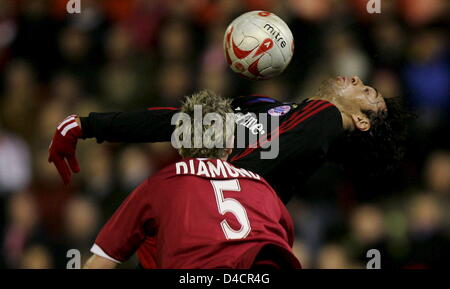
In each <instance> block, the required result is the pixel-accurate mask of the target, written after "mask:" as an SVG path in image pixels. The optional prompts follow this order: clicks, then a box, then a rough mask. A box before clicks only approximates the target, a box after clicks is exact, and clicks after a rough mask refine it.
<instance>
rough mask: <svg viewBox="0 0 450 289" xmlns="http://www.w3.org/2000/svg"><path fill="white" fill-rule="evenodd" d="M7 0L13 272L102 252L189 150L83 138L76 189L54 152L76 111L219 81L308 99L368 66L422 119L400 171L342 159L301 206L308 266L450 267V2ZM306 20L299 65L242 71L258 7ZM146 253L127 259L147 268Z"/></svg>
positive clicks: (1, 15) (3, 21)
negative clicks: (374, 10)
mask: <svg viewBox="0 0 450 289" xmlns="http://www.w3.org/2000/svg"><path fill="white" fill-rule="evenodd" d="M66 3H67V0H32V1H30V0H0V268H65V267H66V263H67V261H68V259H67V257H66V253H67V251H68V250H69V249H72V248H75V249H79V250H80V251H81V256H82V260H85V259H86V258H87V257H88V256H89V248H90V246H91V245H92V244H93V241H94V239H95V236H96V233H97V232H98V230H99V228H101V226H102V224H104V222H105V221H106V220H107V219H108V217H109V216H110V215H111V214H112V213H113V212H114V210H115V209H116V208H117V206H118V205H119V204H120V203H121V202H122V200H123V199H124V198H125V197H126V196H127V194H128V193H129V192H131V191H132V190H133V188H134V187H135V186H136V185H137V184H139V183H140V182H141V181H142V180H143V179H145V178H146V177H147V176H148V175H151V174H152V173H154V172H155V171H157V170H159V169H160V168H162V167H163V166H165V165H167V164H169V163H170V162H172V161H173V160H175V159H176V157H177V156H176V153H175V152H174V150H173V149H172V148H171V147H170V145H169V144H106V143H105V144H101V145H99V144H96V142H95V140H87V141H80V142H79V145H78V158H79V160H80V166H81V172H80V173H79V174H77V175H75V176H74V178H73V182H72V184H71V185H70V186H68V187H64V186H63V185H62V181H61V179H60V178H59V175H58V174H57V171H56V169H55V168H54V167H53V165H51V164H49V163H48V162H47V153H48V151H47V150H48V146H49V142H50V140H51V137H52V135H53V133H54V130H55V127H56V125H57V124H58V123H59V122H60V121H61V120H62V119H63V118H64V117H66V116H67V115H69V114H78V115H80V116H86V115H87V114H88V113H89V112H91V111H100V112H106V111H116V110H134V109H139V108H142V107H148V106H153V105H156V106H165V105H178V104H179V103H180V100H181V99H182V98H183V96H185V95H187V94H189V93H191V92H193V91H195V90H198V89H199V88H209V89H212V90H214V91H216V92H218V93H220V94H222V95H227V96H230V97H235V96H238V95H244V94H251V93H255V94H263V95H269V96H271V97H274V98H277V99H279V100H282V101H300V100H302V99H304V98H306V97H308V96H311V94H312V93H313V92H314V91H315V89H316V88H317V87H318V85H319V84H320V82H321V81H322V80H324V79H325V78H327V77H328V76H330V75H347V76H353V75H358V76H359V77H360V78H361V79H363V80H364V81H367V82H369V83H371V84H372V85H373V86H375V87H377V88H378V90H380V91H381V93H382V94H383V95H384V96H391V97H394V96H401V97H403V98H404V99H405V100H406V101H407V103H408V105H409V106H410V108H411V109H412V110H413V111H414V112H415V114H416V115H417V117H416V118H415V119H414V120H412V121H411V124H410V134H409V139H408V146H407V151H406V156H405V160H404V162H403V163H402V164H401V166H400V168H399V169H398V170H397V171H396V173H395V175H393V176H391V177H386V178H383V179H377V180H370V179H360V178H358V179H355V178H352V176H350V175H347V174H346V173H345V172H342V171H340V170H339V169H338V168H337V167H336V166H334V165H333V164H327V165H326V166H324V167H323V168H321V169H320V170H319V171H318V172H317V174H315V175H314V176H313V177H312V179H311V180H310V182H308V183H307V184H305V185H304V188H303V189H302V191H300V192H298V194H297V196H296V198H295V199H294V200H293V201H291V203H290V204H289V205H288V208H289V210H290V212H291V213H292V216H293V218H294V221H295V225H296V234H297V241H296V244H295V248H294V249H295V252H296V254H297V255H298V257H299V259H300V261H301V262H302V264H303V266H304V267H305V268H365V266H366V265H365V264H366V263H367V261H368V258H367V257H366V252H367V251H368V250H369V249H372V248H376V249H378V250H379V251H380V253H381V262H382V265H381V266H382V268H430V267H441V266H445V265H447V266H448V265H449V263H450V253H449V251H450V144H449V139H450V138H449V127H450V125H449V124H450V97H449V77H450V71H449V67H448V64H449V57H448V53H447V49H448V47H447V41H446V40H447V34H446V27H447V24H448V22H447V19H448V1H446V0H381V13H380V14H369V13H367V11H366V3H367V1H366V0H345V1H333V0H286V1H278V0H108V1H106V0H105V1H100V0H81V14H72V15H69V14H68V13H67V12H66ZM257 9H258V10H259V9H261V10H267V11H272V12H274V13H276V14H277V15H278V16H280V17H281V18H283V19H284V20H285V21H286V22H287V23H288V25H289V26H290V28H291V30H292V32H293V35H294V38H295V53H294V57H293V60H292V61H291V63H290V65H289V66H288V68H287V69H286V71H285V72H284V73H283V74H282V75H281V76H279V77H276V78H274V79H272V80H268V81H260V82H250V81H247V80H244V79H241V78H239V77H238V76H237V75H235V74H233V73H232V72H231V70H230V69H229V68H228V67H227V65H226V62H225V59H224V55H223V51H222V38H223V33H224V31H225V28H226V26H227V25H228V24H229V22H230V21H231V20H232V19H233V18H235V17H236V16H238V15H239V14H241V13H243V12H245V11H250V10H257ZM135 266H136V260H135V259H133V260H132V261H131V262H129V263H127V264H124V265H122V267H124V268H134V267H135Z"/></svg>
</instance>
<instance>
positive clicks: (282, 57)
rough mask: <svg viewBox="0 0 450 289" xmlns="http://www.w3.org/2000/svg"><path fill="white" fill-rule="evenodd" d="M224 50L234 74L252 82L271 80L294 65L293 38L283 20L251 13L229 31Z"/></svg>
mask: <svg viewBox="0 0 450 289" xmlns="http://www.w3.org/2000/svg"><path fill="white" fill-rule="evenodd" d="M223 48H224V50H225V57H226V59H227V62H228V65H229V66H230V67H231V69H232V70H233V71H234V72H236V73H238V74H239V75H241V76H244V77H245V78H248V79H252V80H260V79H269V78H272V77H274V76H276V75H278V74H280V73H281V72H283V71H284V69H285V68H286V67H287V66H288V64H289V62H290V61H291V58H292V55H293V53H294V37H293V36H292V32H291V30H290V29H289V27H288V26H287V24H286V23H285V22H284V21H283V20H281V18H280V17H278V16H276V15H275V14H273V13H270V12H267V11H251V12H247V13H244V14H242V15H241V16H239V17H237V18H236V19H234V20H233V22H231V24H230V25H229V26H228V27H227V30H226V32H225V36H224V40H223Z"/></svg>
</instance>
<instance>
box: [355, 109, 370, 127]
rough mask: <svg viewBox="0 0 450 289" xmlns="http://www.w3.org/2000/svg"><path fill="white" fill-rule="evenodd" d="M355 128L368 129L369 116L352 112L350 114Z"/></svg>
mask: <svg viewBox="0 0 450 289" xmlns="http://www.w3.org/2000/svg"><path fill="white" fill-rule="evenodd" d="M351 117H352V120H353V124H354V125H355V128H356V129H358V130H360V131H368V130H369V129H370V121H369V118H368V117H367V116H366V115H365V114H364V113H361V114H352V115H351Z"/></svg>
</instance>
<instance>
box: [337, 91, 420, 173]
mask: <svg viewBox="0 0 450 289" xmlns="http://www.w3.org/2000/svg"><path fill="white" fill-rule="evenodd" d="M384 101H385V103H386V107H387V110H383V111H380V112H378V113H377V112H374V111H363V113H365V114H366V115H367V117H368V118H369V121H370V125H371V126H370V129H369V130H367V131H360V130H354V131H351V132H347V133H346V134H345V135H344V136H343V137H342V138H341V139H339V140H338V141H337V143H336V145H335V146H333V147H332V149H331V150H330V159H331V160H334V161H336V162H337V163H339V164H341V165H342V166H343V167H344V169H346V170H347V171H350V172H351V173H352V174H354V175H355V174H356V175H361V174H365V175H366V176H367V177H377V176H381V175H386V174H390V173H392V172H393V170H395V169H396V168H397V167H398V165H399V163H400V161H401V159H402V158H403V156H404V144H405V140H406V132H407V124H408V122H409V119H410V118H411V117H412V114H411V113H409V112H408V110H407V109H406V108H405V104H404V102H403V101H402V99H400V98H399V97H395V98H385V99H384ZM361 168H364V169H361Z"/></svg>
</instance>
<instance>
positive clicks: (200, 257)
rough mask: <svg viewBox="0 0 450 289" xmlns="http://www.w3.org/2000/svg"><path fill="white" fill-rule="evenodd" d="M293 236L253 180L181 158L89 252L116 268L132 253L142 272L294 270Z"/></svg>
mask: <svg viewBox="0 0 450 289" xmlns="http://www.w3.org/2000/svg"><path fill="white" fill-rule="evenodd" d="M293 237H294V232H293V222H292V220H291V218H290V216H289V213H288V211H287V209H286V207H285V206H284V205H283V203H282V202H281V200H280V199H279V198H278V196H277V194H276V193H275V191H274V190H273V189H272V188H271V186H270V185H269V184H268V183H267V182H266V181H265V180H264V179H263V178H261V177H260V176H259V175H257V174H255V173H252V172H250V171H248V170H245V169H240V168H236V167H234V166H233V165H231V164H230V163H228V162H225V161H221V160H215V159H184V160H182V161H180V162H177V163H175V164H173V165H170V166H168V167H166V168H165V169H163V170H161V171H160V172H158V173H157V174H155V175H154V176H152V177H150V178H149V179H147V180H146V181H145V182H144V183H142V184H141V185H140V186H139V187H138V188H137V189H136V190H135V191H134V192H133V193H132V194H131V195H130V196H129V197H128V198H127V199H126V200H125V201H124V202H123V204H122V205H121V206H120V207H119V208H118V209H117V211H116V212H115V213H114V215H113V216H112V217H111V219H110V220H109V221H108V222H107V223H106V225H105V226H104V227H103V229H102V230H101V232H100V234H99V235H98V237H97V239H96V241H95V245H94V246H93V248H92V252H93V253H95V254H97V255H100V256H103V257H105V258H110V259H112V260H116V261H119V262H122V261H125V260H127V259H128V258H129V257H130V256H131V255H132V254H133V253H135V252H136V251H138V256H139V259H140V262H141V264H142V265H143V267H144V268H252V267H253V266H254V264H255V262H258V261H261V260H262V261H265V260H269V261H270V260H272V261H273V260H276V263H277V265H278V266H281V267H290V268H299V267H300V264H299V262H298V260H297V259H296V258H295V256H294V255H293V253H292V250H291V247H292V244H293ZM262 252H264V254H263V255H264V256H262ZM271 254H273V255H271Z"/></svg>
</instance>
